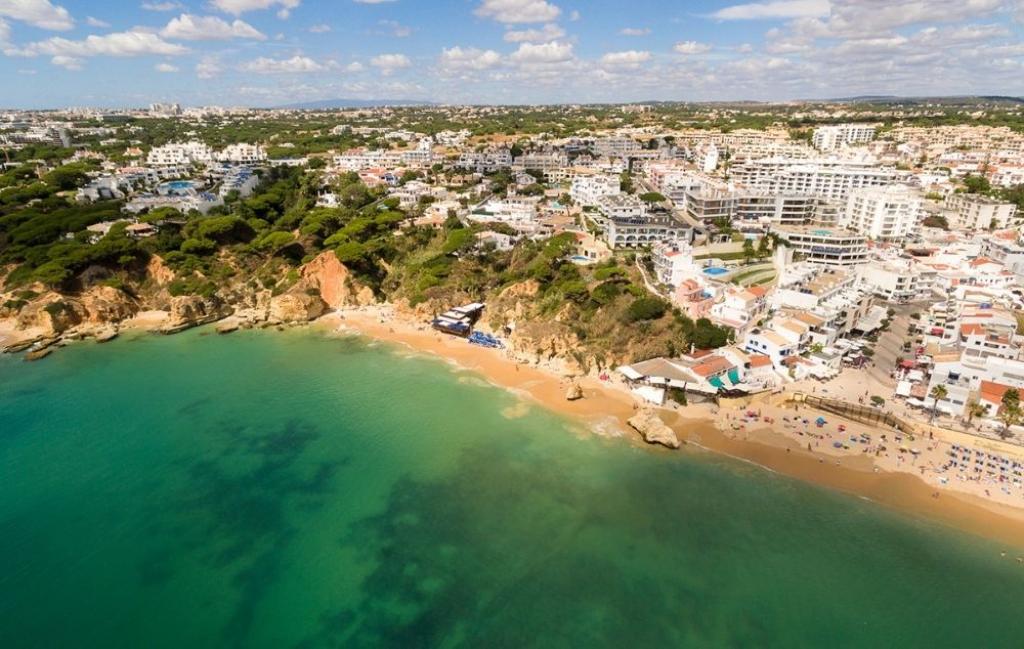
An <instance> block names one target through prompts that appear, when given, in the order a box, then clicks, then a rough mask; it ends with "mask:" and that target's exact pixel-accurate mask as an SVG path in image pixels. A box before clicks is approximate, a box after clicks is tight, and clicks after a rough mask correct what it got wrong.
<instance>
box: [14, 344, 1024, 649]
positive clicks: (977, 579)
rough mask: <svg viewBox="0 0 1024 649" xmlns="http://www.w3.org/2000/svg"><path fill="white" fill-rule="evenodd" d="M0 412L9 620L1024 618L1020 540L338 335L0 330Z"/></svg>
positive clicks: (660, 628) (376, 638)
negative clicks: (566, 409)
mask: <svg viewBox="0 0 1024 649" xmlns="http://www.w3.org/2000/svg"><path fill="white" fill-rule="evenodd" d="M0 418H2V419H0V421H2V424H0V647H5V648H13V647H68V648H71V647H74V648H78V647H84V648H93V647H97V648H98V647H103V648H110V647H147V648H148V647H275V648H278V647H296V648H306V647H310V648H312V647H667V646H673V647H929V648H935V647H985V648H994V647H1014V648H1019V647H1024V616H1022V615H1021V607H1022V603H1024V568H1022V567H1020V566H1019V565H1017V563H1016V562H1015V561H1013V560H1012V556H1015V555H1014V552H1015V551H1014V550H1011V551H1010V555H1011V556H1010V557H1007V558H1001V557H1000V556H999V551H1000V549H1001V548H1000V547H998V546H996V545H995V544H991V543H989V542H987V541H983V540H979V539H976V538H974V537H971V536H967V535H964V534H960V533H957V532H954V531H951V530H948V529H945V528H942V527H939V526H936V525H932V524H930V523H926V522H921V521H916V520H913V519H911V518H909V517H905V516H900V515H897V514H894V513H892V512H889V511H887V510H884V509H882V508H880V507H877V506H874V505H872V504H870V503H867V502H864V501H862V500H859V499H856V498H852V497H848V496H844V495H840V494H836V493H832V492H829V491H826V490H823V489H819V488H816V487H811V486H807V485H804V484H800V483H798V482H795V481H793V480H789V479H787V478H784V477H780V476H777V475H773V474H771V473H768V472H766V471H762V470H760V469H757V468H755V467H751V466H748V465H745V464H742V463H739V462H735V461H732V460H728V459H724V458H717V457H714V456H694V455H692V454H688V453H685V452H684V453H675V454H672V453H668V452H657V451H651V450H648V449H644V448H638V447H635V446H633V445H630V444H627V443H625V442H624V441H622V440H615V439H603V438H599V437H594V436H590V435H586V434H583V433H582V432H581V431H579V430H578V429H577V428H576V426H575V424H572V423H570V422H567V421H565V420H562V419H560V418H558V417H556V416H554V415H552V414H549V413H545V412H542V411H538V410H536V409H529V410H528V411H527V410H526V409H525V408H523V407H521V406H519V407H517V400H516V397H514V396H513V395H511V394H509V393H506V392H504V391H502V390H498V389H496V388H493V387H490V386H488V385H487V384H485V383H484V382H482V381H481V380H480V379H479V378H477V377H475V376H474V375H472V374H470V373H466V372H459V371H454V370H452V369H450V368H449V367H448V366H447V365H445V364H444V363H442V362H440V361H437V360H433V359H426V358H419V357H409V356H408V355H407V354H404V353H403V352H402V351H399V350H395V349H393V348H389V347H386V346H374V345H369V344H366V343H365V342H362V341H359V340H356V339H338V338H330V337H328V336H326V335H323V334H318V333H315V332H309V331H291V332H285V333H268V332H260V333H257V332H242V333H239V334H234V335H232V336H226V337H217V336H214V335H211V334H209V333H208V331H192V332H187V333H185V334H181V335H178V336H172V337H166V338H162V337H155V336H141V337H137V338H135V339H132V340H120V341H116V342H114V343H110V344H108V345H92V344H82V345H79V346H75V347H72V348H69V349H66V350H62V351H60V352H59V353H57V354H55V355H53V356H52V357H50V358H47V359H46V360H44V361H42V362H39V363H34V364H29V363H23V362H21V360H20V358H16V357H10V356H8V357H4V358H0ZM1016 552H1017V553H1019V551H1016Z"/></svg>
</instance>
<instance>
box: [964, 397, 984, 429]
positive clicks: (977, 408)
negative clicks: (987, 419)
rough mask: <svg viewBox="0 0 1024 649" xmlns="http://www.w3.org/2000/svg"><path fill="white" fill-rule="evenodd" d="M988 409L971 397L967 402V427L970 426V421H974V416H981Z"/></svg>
mask: <svg viewBox="0 0 1024 649" xmlns="http://www.w3.org/2000/svg"><path fill="white" fill-rule="evenodd" d="M986 412H988V409H987V408H986V407H985V406H983V405H981V403H980V402H979V401H978V400H977V399H971V400H970V401H969V402H967V427H968V428H970V426H971V422H973V421H974V418H975V417H981V416H982V415H984V414H985V413H986Z"/></svg>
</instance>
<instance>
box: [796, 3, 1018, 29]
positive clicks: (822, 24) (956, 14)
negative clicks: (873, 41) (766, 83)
mask: <svg viewBox="0 0 1024 649" xmlns="http://www.w3.org/2000/svg"><path fill="white" fill-rule="evenodd" d="M1004 2H1005V0H833V3H832V11H831V13H830V14H828V19H827V20H806V21H803V22H798V23H796V24H795V25H794V27H795V28H796V29H798V30H799V31H801V32H802V33H804V34H806V35H810V36H817V37H822V38H828V37H843V36H867V37H870V36H876V35H878V32H880V31H885V30H891V29H896V28H898V27H906V26H908V25H916V24H921V23H937V22H957V21H962V20H975V19H978V18H980V17H982V16H984V15H987V14H991V13H993V12H995V11H998V10H999V9H1001V8H1003V6H1004Z"/></svg>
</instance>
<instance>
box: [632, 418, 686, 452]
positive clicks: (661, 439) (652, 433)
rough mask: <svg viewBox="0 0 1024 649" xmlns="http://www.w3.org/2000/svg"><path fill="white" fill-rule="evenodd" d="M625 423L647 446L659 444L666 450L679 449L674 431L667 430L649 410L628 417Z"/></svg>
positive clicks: (663, 423) (659, 419)
mask: <svg viewBox="0 0 1024 649" xmlns="http://www.w3.org/2000/svg"><path fill="white" fill-rule="evenodd" d="M626 423H628V424H629V425H630V426H632V427H633V428H634V429H635V430H636V432H638V433H640V436H641V437H643V438H644V441H645V442H647V443H648V444H661V445H662V446H665V447H668V448H679V446H680V443H679V438H678V437H676V433H675V431H673V430H672V429H671V428H669V427H668V426H667V425H666V424H665V422H663V421H662V420H661V418H660V417H658V413H657V412H655V411H654V410H651V409H649V408H646V409H644V410H641V411H640V412H638V413H637V414H635V415H633V416H632V417H630V418H629V420H628V421H627V422H626Z"/></svg>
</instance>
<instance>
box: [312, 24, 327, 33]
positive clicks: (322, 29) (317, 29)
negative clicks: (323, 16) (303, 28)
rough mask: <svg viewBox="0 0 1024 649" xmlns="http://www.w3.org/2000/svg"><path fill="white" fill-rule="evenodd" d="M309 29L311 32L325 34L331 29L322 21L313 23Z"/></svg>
mask: <svg viewBox="0 0 1024 649" xmlns="http://www.w3.org/2000/svg"><path fill="white" fill-rule="evenodd" d="M309 31H310V33H311V34H326V33H327V32H329V31H331V26H330V25H327V24H324V23H320V24H319V25H313V26H312V27H310V28H309Z"/></svg>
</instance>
